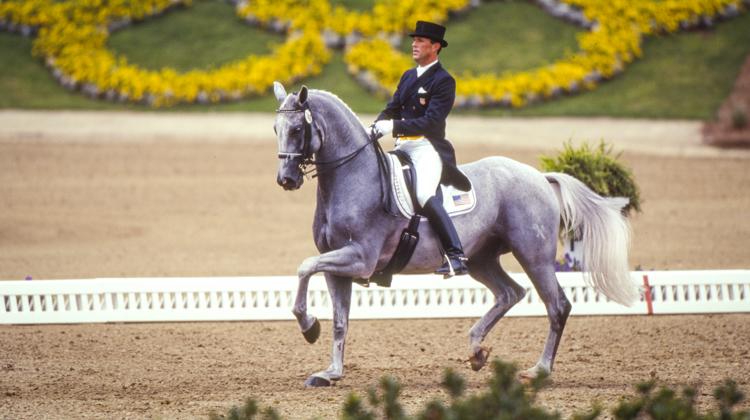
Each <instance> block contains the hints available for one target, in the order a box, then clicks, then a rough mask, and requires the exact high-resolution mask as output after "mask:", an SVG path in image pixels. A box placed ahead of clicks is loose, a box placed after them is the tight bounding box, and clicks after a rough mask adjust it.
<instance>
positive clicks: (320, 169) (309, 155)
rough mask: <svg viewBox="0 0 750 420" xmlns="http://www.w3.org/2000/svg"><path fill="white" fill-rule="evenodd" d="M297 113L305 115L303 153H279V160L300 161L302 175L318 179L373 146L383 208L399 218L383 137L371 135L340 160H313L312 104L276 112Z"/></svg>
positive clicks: (305, 103) (303, 104) (321, 136)
mask: <svg viewBox="0 0 750 420" xmlns="http://www.w3.org/2000/svg"><path fill="white" fill-rule="evenodd" d="M296 112H302V113H303V114H304V118H303V124H304V130H305V132H304V133H303V138H304V143H303V144H302V151H301V152H287V151H279V152H278V157H279V159H289V160H294V159H298V160H299V163H298V164H297V166H298V167H299V169H300V171H302V174H303V175H305V176H308V175H310V174H312V175H310V176H311V177H312V178H315V177H317V176H318V175H320V174H321V173H325V172H332V171H334V170H336V169H338V168H340V167H341V166H343V165H345V164H347V163H349V162H350V161H352V160H354V158H356V157H357V156H359V154H360V153H362V151H363V150H365V149H366V148H367V146H370V145H372V146H373V147H374V148H375V155H376V156H377V160H378V170H379V171H380V194H381V195H380V199H381V203H382V206H383V209H384V210H385V212H386V213H388V214H390V215H392V216H397V214H396V213H394V212H392V210H391V207H393V206H392V205H391V199H392V198H391V195H390V194H389V191H388V186H387V185H388V182H389V179H390V174H389V172H390V171H389V169H388V163H387V161H386V159H387V158H386V155H385V152H384V151H383V148H382V146H381V145H380V143H379V142H378V139H379V138H380V137H381V136H382V135H380V134H377V133H374V132H372V133H370V134H369V139H368V141H367V142H366V143H365V144H363V145H362V146H360V147H358V148H357V149H356V150H354V151H353V152H351V153H349V154H347V155H344V156H341V157H339V158H335V159H332V160H327V161H323V160H316V159H314V158H313V152H312V150H311V148H312V146H311V144H312V132H313V115H312V111H311V110H310V104H309V102H308V101H305V102H304V103H302V104H301V108H295V109H282V108H279V109H277V110H276V113H277V114H281V113H296ZM316 130H317V131H318V137H319V138H320V142H321V146H320V147H321V148H323V146H324V144H325V142H324V137H323V133H322V132H321V131H320V130H319V129H318V128H317V127H316ZM308 166H313V168H312V169H308Z"/></svg>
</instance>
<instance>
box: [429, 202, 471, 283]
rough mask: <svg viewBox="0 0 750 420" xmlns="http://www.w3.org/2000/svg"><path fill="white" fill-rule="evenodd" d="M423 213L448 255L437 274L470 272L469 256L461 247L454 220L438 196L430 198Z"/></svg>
mask: <svg viewBox="0 0 750 420" xmlns="http://www.w3.org/2000/svg"><path fill="white" fill-rule="evenodd" d="M422 214H424V215H425V216H426V217H427V220H429V221H430V226H432V229H433V230H435V233H436V234H437V236H438V238H439V239H440V242H441V243H442V244H443V250H445V253H446V255H447V257H448V261H446V262H445V263H444V264H443V265H442V266H441V267H440V268H438V269H437V270H436V271H435V274H442V275H443V277H445V278H449V277H453V276H454V275H461V274H466V273H468V272H469V268H468V267H467V266H466V261H467V258H466V256H465V255H464V251H463V247H461V240H460V239H459V238H458V233H457V232H456V228H455V227H454V226H453V221H452V220H451V218H450V216H448V213H446V212H445V208H443V203H441V202H440V201H439V199H438V198H437V197H432V198H430V199H429V200H427V202H426V203H425V204H424V206H423V207H422Z"/></svg>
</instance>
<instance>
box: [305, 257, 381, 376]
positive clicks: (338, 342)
mask: <svg viewBox="0 0 750 420" xmlns="http://www.w3.org/2000/svg"><path fill="white" fill-rule="evenodd" d="M373 269H374V262H368V261H366V260H365V259H364V253H363V251H362V247H361V246H360V245H359V244H357V243H355V242H351V243H350V244H349V245H347V246H345V247H343V248H340V249H337V250H334V251H330V252H326V253H324V254H321V255H319V256H315V257H310V258H307V259H306V260H305V261H303V262H302V264H300V266H299V269H298V275H299V278H300V285H302V280H303V279H309V278H310V276H312V275H313V274H315V273H318V272H324V273H325V274H326V282H327V284H328V291H329V292H330V294H331V302H332V303H333V353H332V355H331V359H332V361H331V366H329V367H328V369H326V370H324V371H322V372H318V373H315V374H313V375H312V376H310V377H309V378H308V379H307V380H306V381H305V386H329V385H331V383H332V381H336V380H339V379H341V376H342V375H343V373H344V346H345V341H346V332H347V329H348V325H349V308H350V306H351V294H352V279H353V278H366V277H369V275H370V274H371V273H372V270H373ZM305 287H307V283H305ZM306 293H307V291H305V295H306ZM299 298H300V297H299V295H298V299H299ZM303 299H304V297H303ZM298 319H299V318H298Z"/></svg>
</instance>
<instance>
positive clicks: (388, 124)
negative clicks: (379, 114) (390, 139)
mask: <svg viewBox="0 0 750 420" xmlns="http://www.w3.org/2000/svg"><path fill="white" fill-rule="evenodd" d="M375 130H377V131H378V133H380V135H382V136H384V135H386V134H390V133H392V132H393V120H380V121H375Z"/></svg>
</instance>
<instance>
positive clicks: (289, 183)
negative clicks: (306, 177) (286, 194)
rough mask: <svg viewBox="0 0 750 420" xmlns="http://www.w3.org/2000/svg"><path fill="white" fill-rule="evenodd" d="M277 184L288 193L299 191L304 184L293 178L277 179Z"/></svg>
mask: <svg viewBox="0 0 750 420" xmlns="http://www.w3.org/2000/svg"><path fill="white" fill-rule="evenodd" d="M276 182H278V183H279V185H281V187H282V188H284V189H285V190H287V191H290V190H297V189H299V187H301V186H302V182H301V181H296V180H294V179H292V178H291V177H288V176H285V177H277V178H276Z"/></svg>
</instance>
